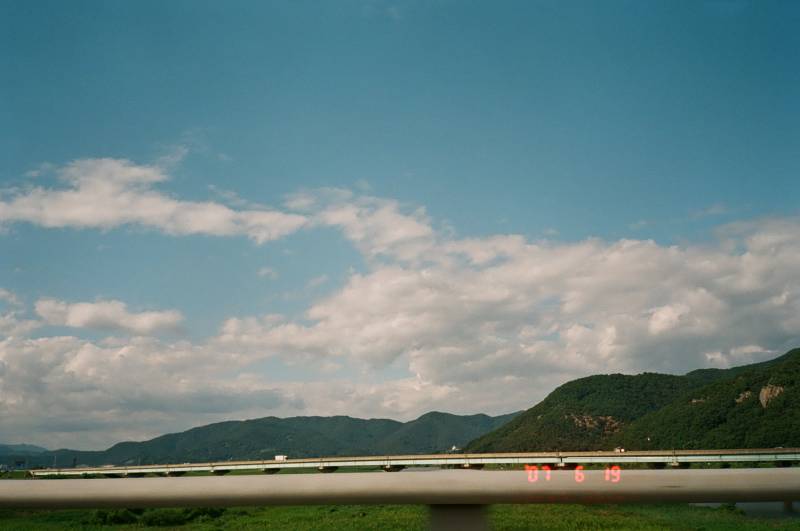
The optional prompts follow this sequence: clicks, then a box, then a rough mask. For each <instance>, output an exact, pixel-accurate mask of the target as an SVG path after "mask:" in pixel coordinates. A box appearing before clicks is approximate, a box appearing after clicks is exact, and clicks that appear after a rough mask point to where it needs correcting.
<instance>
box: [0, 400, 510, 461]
mask: <svg viewBox="0 0 800 531" xmlns="http://www.w3.org/2000/svg"><path fill="white" fill-rule="evenodd" d="M517 414H519V412H518V413H510V414H508V415H501V416H498V417H490V416H488V415H483V414H478V415H451V414H449V413H440V412H436V411H434V412H430V413H426V414H425V415H422V416H421V417H419V418H418V419H416V420H412V421H410V422H398V421H396V420H389V419H368V420H367V419H357V418H352V417H346V416H335V417H290V418H283V419H282V418H277V417H265V418H260V419H252V420H244V421H229V422H220V423H215V424H209V425H206V426H200V427H197V428H192V429H190V430H187V431H184V432H181V433H172V434H167V435H162V436H160V437H156V438H155V439H151V440H149V441H143V442H122V443H118V444H115V445H114V446H112V447H111V448H109V449H107V450H104V451H80V450H55V451H52V452H51V451H45V452H41V453H36V454H25V455H26V456H27V462H28V464H29V465H30V466H36V465H44V466H52V465H53V464H54V463H56V464H59V465H60V466H71V465H72V464H73V463H74V464H86V465H105V464H151V463H182V462H198V461H199V462H202V461H225V460H228V459H253V460H257V459H272V458H274V456H275V455H279V454H283V455H288V456H290V457H316V456H334V455H385V454H418V453H438V452H445V451H447V450H449V449H450V448H451V447H452V446H458V447H462V446H463V445H465V444H466V443H467V442H469V441H470V440H472V439H474V438H476V437H478V436H480V435H483V434H484V433H486V432H488V431H491V430H493V429H495V428H497V427H499V426H501V425H503V424H505V423H506V422H508V421H509V420H511V419H512V418H513V417H514V416H515V415H517ZM2 454H3V452H0V460H5V461H9V460H13V459H12V457H11V456H10V455H6V457H5V458H4V457H3V455H2ZM13 454H14V455H16V456H19V455H20V454H19V452H13Z"/></svg>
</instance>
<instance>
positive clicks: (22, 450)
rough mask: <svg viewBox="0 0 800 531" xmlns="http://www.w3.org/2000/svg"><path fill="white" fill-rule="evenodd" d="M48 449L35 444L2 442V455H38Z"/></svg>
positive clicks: (0, 445) (0, 446)
mask: <svg viewBox="0 0 800 531" xmlns="http://www.w3.org/2000/svg"><path fill="white" fill-rule="evenodd" d="M47 451H48V449H47V448H42V447H41V446H34V445H33V444H0V455H7V454H14V455H36V454H41V453H43V452H47Z"/></svg>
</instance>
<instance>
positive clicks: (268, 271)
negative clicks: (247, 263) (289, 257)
mask: <svg viewBox="0 0 800 531" xmlns="http://www.w3.org/2000/svg"><path fill="white" fill-rule="evenodd" d="M256 274H257V275H258V276H260V277H262V278H268V279H270V280H275V279H277V278H278V272H277V271H275V270H274V269H272V268H270V267H262V268H261V269H259V270H258V272H257V273H256Z"/></svg>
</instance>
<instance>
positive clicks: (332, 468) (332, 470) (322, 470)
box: [317, 466, 339, 474]
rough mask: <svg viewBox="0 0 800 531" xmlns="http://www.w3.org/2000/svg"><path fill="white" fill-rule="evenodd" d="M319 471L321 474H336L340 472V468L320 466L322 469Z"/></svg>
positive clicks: (319, 468) (318, 468)
mask: <svg viewBox="0 0 800 531" xmlns="http://www.w3.org/2000/svg"><path fill="white" fill-rule="evenodd" d="M317 470H319V471H320V472H324V473H326V474H328V473H330V472H336V471H337V470H339V467H338V466H320V467H317Z"/></svg>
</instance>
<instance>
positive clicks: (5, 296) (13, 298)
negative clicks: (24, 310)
mask: <svg viewBox="0 0 800 531" xmlns="http://www.w3.org/2000/svg"><path fill="white" fill-rule="evenodd" d="M0 301H5V302H7V303H8V304H10V305H12V306H19V305H20V301H19V299H18V298H17V295H16V294H15V293H12V292H10V291H8V290H7V289H3V288H0Z"/></svg>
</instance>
